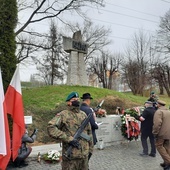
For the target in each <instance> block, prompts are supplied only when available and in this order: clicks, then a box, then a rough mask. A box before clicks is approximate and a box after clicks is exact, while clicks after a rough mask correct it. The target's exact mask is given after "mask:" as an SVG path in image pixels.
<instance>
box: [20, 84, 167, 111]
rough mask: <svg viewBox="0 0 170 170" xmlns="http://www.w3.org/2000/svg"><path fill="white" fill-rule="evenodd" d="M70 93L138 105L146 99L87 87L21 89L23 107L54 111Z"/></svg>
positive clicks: (63, 86)
mask: <svg viewBox="0 0 170 170" xmlns="http://www.w3.org/2000/svg"><path fill="white" fill-rule="evenodd" d="M72 91H77V92H78V93H79V95H80V96H82V94H83V93H86V92H89V93H91V95H92V97H93V98H94V100H96V101H99V100H100V99H104V98H105V97H108V96H113V97H118V98H119V99H123V100H126V101H127V102H128V101H129V102H134V103H137V104H139V105H143V103H144V101H146V100H147V98H148V97H142V96H135V95H133V94H132V93H121V92H116V91H113V90H108V89H102V88H95V87H87V86H66V85H61V86H44V87H37V88H26V89H23V90H22V93H23V100H24V106H25V107H26V108H29V107H34V108H41V109H54V108H55V106H56V105H58V104H61V103H64V102H65V99H66V97H67V95H68V94H69V93H71V92H72ZM160 99H162V100H165V101H166V102H167V104H168V105H169V104H170V98H168V97H166V96H161V97H160Z"/></svg>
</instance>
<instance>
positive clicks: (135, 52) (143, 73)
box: [122, 30, 151, 95]
mask: <svg viewBox="0 0 170 170" xmlns="http://www.w3.org/2000/svg"><path fill="white" fill-rule="evenodd" d="M150 43H151V38H150V36H149V35H147V34H145V33H144V32H143V31H142V30H141V31H139V33H138V34H137V33H135V34H134V36H133V40H132V43H130V45H129V46H127V50H126V54H125V55H126V60H125V62H124V64H123V65H122V69H123V73H124V78H125V80H126V82H127V83H128V85H129V88H130V89H131V90H132V92H133V94H141V95H143V90H144V89H145V87H146V86H147V85H148V84H147V80H148V74H149V66H150V64H149V62H150V47H151V44H150Z"/></svg>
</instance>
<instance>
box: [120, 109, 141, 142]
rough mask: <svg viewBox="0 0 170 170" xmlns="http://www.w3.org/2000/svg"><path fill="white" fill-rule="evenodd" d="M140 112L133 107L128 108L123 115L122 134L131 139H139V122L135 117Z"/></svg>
mask: <svg viewBox="0 0 170 170" xmlns="http://www.w3.org/2000/svg"><path fill="white" fill-rule="evenodd" d="M139 112H140V111H138V110H136V109H135V108H132V109H126V110H125V112H124V114H123V115H121V132H122V135H123V136H124V137H125V138H126V139H128V140H130V141H132V140H133V139H134V140H137V139H138V137H139V134H140V128H139V122H138V121H137V120H136V119H135V115H139Z"/></svg>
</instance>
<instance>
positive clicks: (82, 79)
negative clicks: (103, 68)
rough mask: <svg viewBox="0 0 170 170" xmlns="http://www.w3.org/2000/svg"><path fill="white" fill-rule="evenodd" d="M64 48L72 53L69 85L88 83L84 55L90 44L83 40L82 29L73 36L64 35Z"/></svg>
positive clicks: (68, 77)
mask: <svg viewBox="0 0 170 170" xmlns="http://www.w3.org/2000/svg"><path fill="white" fill-rule="evenodd" d="M63 46H64V50H65V51H66V52H68V53H69V54H70V56H69V62H68V74H67V85H83V86H87V85H88V77H87V73H86V67H85V61H84V55H86V54H87V49H88V45H87V43H86V42H84V41H82V34H81V31H77V32H75V33H74V34H73V38H69V37H63Z"/></svg>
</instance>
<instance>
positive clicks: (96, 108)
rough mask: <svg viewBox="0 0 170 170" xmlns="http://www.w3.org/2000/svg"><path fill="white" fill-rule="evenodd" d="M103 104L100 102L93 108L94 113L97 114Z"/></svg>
mask: <svg viewBox="0 0 170 170" xmlns="http://www.w3.org/2000/svg"><path fill="white" fill-rule="evenodd" d="M103 103H104V100H102V101H101V102H100V103H99V104H98V105H97V106H96V107H95V108H94V111H95V112H97V111H98V110H99V109H100V108H101V107H102V105H103Z"/></svg>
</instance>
